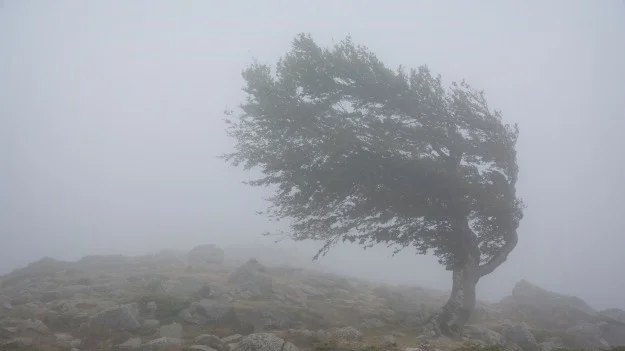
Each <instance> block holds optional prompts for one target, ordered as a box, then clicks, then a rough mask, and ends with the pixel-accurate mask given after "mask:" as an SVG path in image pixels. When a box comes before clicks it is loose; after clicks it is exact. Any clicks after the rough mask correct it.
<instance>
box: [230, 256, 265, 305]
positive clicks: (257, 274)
mask: <svg viewBox="0 0 625 351" xmlns="http://www.w3.org/2000/svg"><path fill="white" fill-rule="evenodd" d="M266 272H267V268H266V267H265V266H263V265H262V264H261V263H260V262H258V261H257V260H256V259H251V260H249V261H247V262H246V263H244V264H243V265H241V266H240V267H239V268H237V269H236V270H235V271H234V272H232V274H230V277H229V278H228V282H229V283H231V284H237V288H236V289H235V293H236V294H237V295H239V296H242V297H244V298H246V299H254V298H260V297H269V296H271V295H272V294H273V278H272V277H271V276H270V275H269V274H267V273H266Z"/></svg>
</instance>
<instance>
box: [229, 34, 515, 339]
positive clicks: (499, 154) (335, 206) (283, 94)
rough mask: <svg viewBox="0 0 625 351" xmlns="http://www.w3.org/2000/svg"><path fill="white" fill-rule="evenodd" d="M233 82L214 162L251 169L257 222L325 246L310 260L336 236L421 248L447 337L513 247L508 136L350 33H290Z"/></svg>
mask: <svg viewBox="0 0 625 351" xmlns="http://www.w3.org/2000/svg"><path fill="white" fill-rule="evenodd" d="M243 77H244V79H245V83H246V85H245V87H244V91H245V92H246V93H247V99H246V101H245V102H244V103H243V104H242V105H241V106H240V111H238V112H235V111H229V112H227V113H226V114H227V118H226V121H227V122H228V123H229V126H228V130H227V132H228V134H229V135H230V136H231V137H233V138H234V139H235V140H236V146H235V151H234V152H232V153H229V154H226V155H223V157H224V159H225V160H226V161H227V162H229V163H230V164H232V165H234V166H242V167H244V169H246V170H250V169H254V168H255V169H259V170H260V171H262V174H263V176H262V177H261V178H260V179H256V180H252V181H249V182H248V184H249V185H252V186H269V187H272V188H273V189H275V194H274V195H273V196H272V197H271V198H270V199H269V202H270V205H269V207H268V209H267V212H266V214H267V215H268V216H269V217H271V218H274V219H288V220H290V230H289V231H288V235H289V236H290V237H291V238H293V239H294V240H306V239H313V240H320V241H322V242H324V245H323V246H322V247H321V249H320V250H319V252H318V253H317V255H316V256H315V257H314V259H317V258H318V257H319V256H320V255H322V254H325V253H326V252H327V251H328V249H330V248H331V247H332V246H333V245H334V244H336V243H337V242H343V241H348V242H357V243H358V244H360V245H363V246H371V245H375V244H386V245H388V246H392V247H395V248H396V249H397V251H399V250H401V249H404V248H408V247H410V248H412V249H414V250H416V252H417V253H420V254H426V253H429V252H431V253H433V254H434V255H436V256H437V257H438V258H439V261H440V263H441V264H443V265H444V266H445V267H446V269H447V270H449V271H451V272H452V277H453V278H452V280H453V286H452V292H451V296H450V298H449V301H448V302H447V304H446V305H445V306H444V307H443V308H442V310H441V312H440V313H439V314H437V315H436V318H435V319H433V321H435V322H436V323H434V324H435V325H436V326H438V327H439V328H440V329H439V331H440V332H442V333H444V334H448V333H454V332H455V331H459V330H460V329H461V328H462V327H463V325H464V324H465V323H466V322H467V320H468V318H469V316H470V314H471V312H472V310H473V309H474V307H475V301H476V296H475V286H476V284H477V282H478V281H479V279H480V278H481V277H483V276H485V275H487V274H489V273H491V272H493V271H494V270H495V269H496V268H497V267H498V266H499V265H501V264H502V263H503V262H504V261H505V260H506V258H507V257H508V254H509V253H510V252H511V251H512V250H513V249H514V247H515V246H516V244H517V231H516V230H517V228H518V226H519V221H520V220H521V218H522V217H523V204H522V201H521V200H520V199H518V198H517V197H516V191H515V184H516V181H517V174H518V166H517V163H516V151H515V144H516V140H517V137H518V127H517V126H516V125H514V126H510V125H507V124H504V123H503V122H502V120H501V115H500V113H499V112H498V111H492V110H490V109H489V107H488V105H487V102H486V99H485V97H484V94H483V92H481V91H477V90H475V89H473V88H472V87H470V86H469V85H468V84H466V83H465V82H464V81H463V82H462V83H452V84H451V85H450V86H449V87H448V88H445V87H444V86H443V84H442V82H441V78H440V76H437V77H434V76H432V74H431V73H430V71H429V69H428V68H427V67H426V66H422V67H420V68H418V69H416V70H415V69H413V70H410V71H409V72H406V71H405V70H404V69H403V68H402V67H400V68H399V69H398V70H396V71H394V70H391V69H389V68H387V67H386V66H384V64H383V63H382V62H380V60H378V59H377V57H376V56H375V55H374V54H373V53H372V52H370V51H369V50H368V49H367V48H366V47H363V46H360V45H355V44H354V43H353V42H352V40H351V39H350V38H349V37H348V38H346V39H345V40H343V41H342V42H340V43H339V44H337V45H335V46H333V47H332V48H329V49H327V48H322V47H320V46H318V45H317V44H316V43H315V42H314V40H313V39H312V38H311V37H310V36H309V35H304V34H300V35H299V36H297V37H296V38H295V39H294V41H293V42H292V47H291V50H290V51H289V52H288V53H287V54H286V56H284V57H283V58H282V59H280V60H279V62H278V63H277V67H276V70H275V73H274V72H272V70H271V68H270V67H269V66H267V65H262V64H259V63H255V64H252V65H251V66H250V67H248V68H247V69H246V70H245V71H244V72H243Z"/></svg>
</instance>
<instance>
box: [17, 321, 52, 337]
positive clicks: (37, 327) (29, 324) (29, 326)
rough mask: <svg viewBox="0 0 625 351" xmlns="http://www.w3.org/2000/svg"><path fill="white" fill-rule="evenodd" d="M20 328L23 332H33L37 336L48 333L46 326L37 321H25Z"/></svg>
mask: <svg viewBox="0 0 625 351" xmlns="http://www.w3.org/2000/svg"><path fill="white" fill-rule="evenodd" d="M22 328H23V329H24V330H34V331H36V332H37V333H39V334H45V333H47V332H48V331H49V329H48V326H46V325H45V324H44V323H43V322H42V321H40V320H38V319H27V320H25V321H24V325H23V327H22Z"/></svg>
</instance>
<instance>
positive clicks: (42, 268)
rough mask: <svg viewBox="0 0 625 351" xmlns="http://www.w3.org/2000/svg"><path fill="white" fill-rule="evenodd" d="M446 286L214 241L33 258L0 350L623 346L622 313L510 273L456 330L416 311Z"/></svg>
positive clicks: (4, 313) (9, 305)
mask: <svg viewBox="0 0 625 351" xmlns="http://www.w3.org/2000/svg"><path fill="white" fill-rule="evenodd" d="M446 298H447V293H445V292H441V291H436V290H430V289H425V288H420V287H415V286H389V285H380V284H375V283H372V282H368V281H362V280H356V279H351V278H346V277H339V276H334V275H329V274H323V273H319V272H313V271H308V270H303V269H297V268H292V267H287V266H277V267H269V266H265V265H263V264H262V263H261V262H258V261H256V260H255V259H250V260H249V261H247V262H244V263H242V264H238V265H233V264H228V263H227V262H224V252H223V250H221V249H219V248H218V247H216V246H214V245H205V246H201V247H197V248H195V249H193V250H191V252H189V253H186V254H180V253H175V252H161V253H158V254H155V255H147V256H141V257H125V256H88V257H85V258H83V259H81V260H79V261H77V262H63V261H58V260H54V259H51V258H44V259H42V260H39V261H37V262H34V263H31V264H30V265H28V266H27V267H25V268H22V269H18V270H16V271H14V272H12V273H10V274H8V275H6V276H3V277H2V278H0V303H2V304H3V307H2V308H1V310H0V349H2V350H5V349H7V350H9V349H15V350H41V351H48V350H50V351H52V350H67V351H69V350H74V351H76V350H146V351H158V350H197V351H297V350H315V351H332V350H365V349H366V350H369V351H373V350H407V351H417V350H454V349H467V348H471V347H473V348H474V349H475V348H476V347H487V346H493V345H499V346H501V348H505V349H510V350H536V351H538V350H545V351H547V350H554V349H557V348H563V347H567V348H585V349H609V348H610V347H614V346H618V345H624V344H625V311H622V310H618V309H609V310H605V311H601V312H598V311H595V310H593V309H592V308H591V307H590V306H588V305H587V304H586V303H585V302H584V301H582V300H581V299H579V298H576V297H572V296H564V295H559V294H555V293H552V292H549V291H546V290H543V289H541V288H539V287H537V286H534V285H532V284H530V283H528V282H526V281H521V282H519V283H518V284H517V285H516V286H515V288H514V290H513V291H512V293H511V295H510V296H508V297H506V298H504V299H503V300H502V301H500V302H499V303H496V304H487V303H478V308H477V310H476V312H475V313H474V315H473V317H472V320H471V321H470V325H468V326H467V328H466V330H465V332H464V335H463V337H462V339H459V340H451V339H447V338H435V337H432V336H429V334H427V333H425V332H424V329H423V324H424V321H425V320H426V319H427V317H429V316H430V315H431V314H432V313H433V312H434V311H436V310H437V309H438V308H440V306H442V305H443V304H444V303H445V301H446Z"/></svg>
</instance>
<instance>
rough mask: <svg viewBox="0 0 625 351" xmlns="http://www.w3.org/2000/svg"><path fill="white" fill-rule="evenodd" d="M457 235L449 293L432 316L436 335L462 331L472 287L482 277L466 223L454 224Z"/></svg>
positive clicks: (473, 239) (469, 309)
mask: <svg viewBox="0 0 625 351" xmlns="http://www.w3.org/2000/svg"><path fill="white" fill-rule="evenodd" d="M456 235H457V237H456V238H457V240H458V244H459V245H458V247H457V248H456V249H457V255H456V263H455V265H454V266H453V269H452V288H451V294H450V296H449V300H448V301H447V303H446V304H445V306H443V308H442V310H441V311H440V312H439V313H438V314H437V315H435V316H433V322H434V331H435V333H436V334H442V335H446V336H452V337H453V336H457V335H459V334H460V333H461V332H462V329H463V327H464V325H465V324H466V323H467V322H468V321H469V317H471V313H472V312H473V310H474V309H475V304H476V294H475V287H476V285H477V282H478V281H479V279H480V277H481V275H480V250H479V247H478V244H477V236H476V235H475V233H474V232H473V231H472V230H471V228H470V227H469V224H468V222H467V221H466V220H463V221H458V222H457V224H456Z"/></svg>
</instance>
